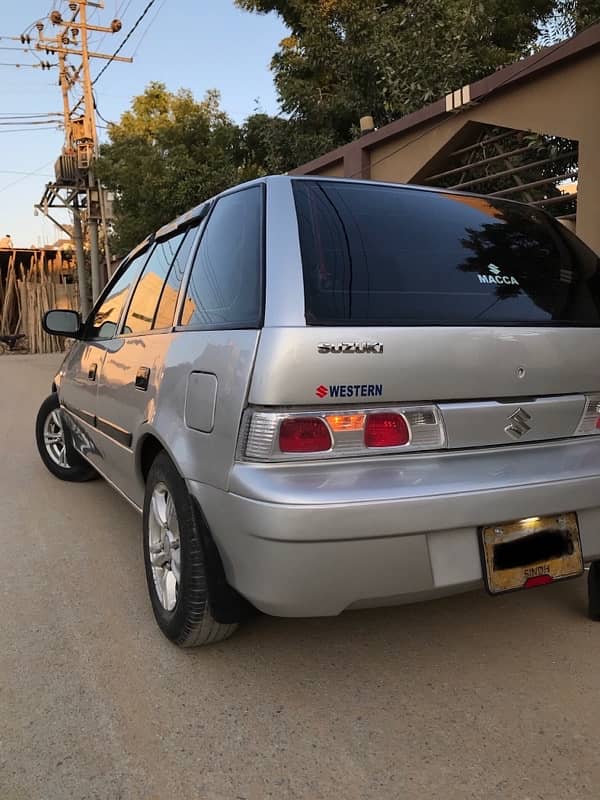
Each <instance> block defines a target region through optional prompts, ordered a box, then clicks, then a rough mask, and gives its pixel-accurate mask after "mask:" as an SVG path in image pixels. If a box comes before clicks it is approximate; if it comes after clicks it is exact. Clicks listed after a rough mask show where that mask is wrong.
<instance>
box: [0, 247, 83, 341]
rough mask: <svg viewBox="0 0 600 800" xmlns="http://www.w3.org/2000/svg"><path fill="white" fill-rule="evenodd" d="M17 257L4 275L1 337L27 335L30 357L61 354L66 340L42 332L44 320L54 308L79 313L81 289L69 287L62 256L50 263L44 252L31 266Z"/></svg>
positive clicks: (11, 257) (0, 276)
mask: <svg viewBox="0 0 600 800" xmlns="http://www.w3.org/2000/svg"><path fill="white" fill-rule="evenodd" d="M17 256H18V251H12V252H11V253H10V255H9V258H8V263H7V265H6V269H5V270H3V271H2V273H0V336H5V337H6V336H8V337H11V336H17V335H19V334H21V335H24V337H25V340H24V345H25V347H26V349H27V350H28V351H29V352H30V353H58V352H61V351H63V350H64V349H65V345H66V342H65V340H64V339H61V338H59V337H56V336H49V335H48V334H47V333H46V332H45V331H44V330H43V329H42V316H43V314H44V312H45V311H47V310H48V309H50V308H72V309H78V307H79V294H78V286H77V284H76V283H67V281H66V279H65V277H64V276H65V274H66V272H65V270H63V264H62V261H61V258H60V253H58V254H56V255H55V256H54V258H53V259H52V260H50V259H48V258H47V256H46V254H45V253H44V252H43V251H40V252H38V253H35V254H34V256H33V258H32V259H31V261H30V263H29V264H28V265H24V264H23V263H21V262H20V261H19V263H17ZM67 271H69V270H68V269H67Z"/></svg>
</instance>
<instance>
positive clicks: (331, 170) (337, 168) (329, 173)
mask: <svg viewBox="0 0 600 800" xmlns="http://www.w3.org/2000/svg"><path fill="white" fill-rule="evenodd" d="M318 174H319V175H323V176H326V177H328V178H343V177H344V159H343V158H340V160H339V161H336V162H335V164H329V165H328V166H327V167H325V168H323V169H322V170H319V173H318Z"/></svg>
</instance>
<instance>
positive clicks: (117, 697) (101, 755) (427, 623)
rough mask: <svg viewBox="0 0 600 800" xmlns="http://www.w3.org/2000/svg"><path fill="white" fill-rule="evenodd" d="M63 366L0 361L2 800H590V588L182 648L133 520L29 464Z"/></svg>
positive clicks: (594, 726)
mask: <svg viewBox="0 0 600 800" xmlns="http://www.w3.org/2000/svg"><path fill="white" fill-rule="evenodd" d="M56 364H57V359H56V357H31V356H29V357H27V356H3V357H1V358H0V386H1V387H2V392H1V393H0V454H1V458H0V479H1V480H0V485H1V487H2V499H1V500H0V565H1V573H0V598H1V603H2V616H1V622H0V800H41V799H42V798H43V799H44V800H62V798H74V799H76V800H83V799H84V798H85V799H86V800H87V798H90V799H91V798H94V799H95V798H99V799H101V800H117V798H122V799H123V800H130V798H131V799H133V800H135V799H137V798H140V800H142V799H143V800H154V799H156V800H163V799H164V798H170V797H177V798H178V799H179V800H192V799H193V800H196V799H197V800H225V799H226V800H241V799H242V798H243V799H244V800H264V798H277V800H288V798H290V799H291V798H306V799H307V800H319V799H320V798H336V800H337V798H340V800H366V798H377V799H378V800H391V799H392V798H394V799H396V798H398V799H400V798H402V800H412V798H415V799H418V800H421V799H422V798H428V800H437V798H440V800H441V799H442V798H443V800H454V799H455V798H456V800H465V798H474V799H475V798H476V799H477V800H480V799H481V798H486V800H489V799H494V800H495V798H502V800H507V799H508V800H513V798H515V799H516V798H518V799H519V800H525V798H530V800H534V799H535V800H537V798H544V799H545V800H549V799H550V798H560V800H565V798H578V800H580V799H581V798H597V797H598V793H599V788H598V787H599V786H600V748H599V747H598V739H599V724H600V723H599V721H600V713H599V712H600V669H599V668H598V665H599V664H600V625H598V624H594V623H591V622H588V621H587V620H586V618H585V616H584V613H583V612H584V603H585V591H584V588H585V587H584V582H583V581H576V582H571V583H569V584H563V585H562V586H560V585H558V586H553V587H545V588H544V589H539V590H536V591H533V592H529V593H522V594H514V595H510V596H507V597H505V598H502V599H495V600H492V599H489V598H488V597H486V596H485V595H483V594H469V595H463V596H460V597H454V598H452V599H448V600H443V601H436V602H432V603H427V604H423V605H419V606H412V607H404V608H396V609H385V610H377V611H359V612H354V613H349V614H346V615H344V616H342V617H340V618H337V619H322V620H289V621H286V620H280V619H271V618H267V617H262V618H259V619H257V620H255V621H254V622H252V623H251V624H250V625H248V626H247V627H246V628H245V629H244V630H242V631H241V632H240V633H239V634H238V635H237V636H236V637H235V638H234V639H232V640H231V641H230V642H226V643H223V644H220V645H216V646H213V647H211V648H208V649H205V650H196V651H181V650H178V649H176V648H175V647H173V646H172V645H171V644H170V643H169V642H167V640H166V639H164V638H163V637H162V635H161V634H160V633H159V631H158V629H157V628H156V626H155V624H154V621H153V618H152V615H151V611H150V606H149V603H148V602H147V600H146V588H145V583H144V575H143V568H142V559H141V539H140V525H139V520H138V518H137V516H136V514H135V513H134V512H133V511H132V510H131V509H130V508H129V506H127V505H126V503H125V502H124V501H123V500H121V499H120V498H119V497H118V496H117V495H116V494H115V493H113V491H112V490H111V489H109V487H108V486H107V485H105V484H104V483H102V482H95V483H91V484H85V485H80V486H78V485H72V486H70V485H68V484H62V483H60V482H58V481H57V480H55V479H54V478H52V477H51V476H50V475H49V474H47V473H46V471H45V470H44V468H43V467H42V464H41V463H40V461H39V460H38V458H37V456H36V453H35V449H34V443H33V434H32V426H33V419H34V415H35V412H36V410H37V407H38V404H39V402H40V401H41V400H42V398H43V397H44V396H45V394H46V393H47V390H48V387H49V385H50V379H51V374H52V371H53V368H54V366H55V365H56Z"/></svg>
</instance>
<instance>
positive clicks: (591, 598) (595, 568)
mask: <svg viewBox="0 0 600 800" xmlns="http://www.w3.org/2000/svg"><path fill="white" fill-rule="evenodd" d="M588 616H589V618H590V619H593V620H594V621H596V622H598V621H600V561H592V563H591V564H590V568H589V570H588Z"/></svg>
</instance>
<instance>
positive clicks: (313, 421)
mask: <svg viewBox="0 0 600 800" xmlns="http://www.w3.org/2000/svg"><path fill="white" fill-rule="evenodd" d="M330 448H331V434H330V433H329V428H328V427H327V425H326V424H325V422H323V420H322V419H319V418H318V417H297V418H295V419H294V418H293V417H292V418H291V419H284V420H283V421H282V423H281V425H280V426H279V449H280V450H281V452H282V453H322V452H323V451H325V450H329V449H330Z"/></svg>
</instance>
